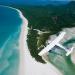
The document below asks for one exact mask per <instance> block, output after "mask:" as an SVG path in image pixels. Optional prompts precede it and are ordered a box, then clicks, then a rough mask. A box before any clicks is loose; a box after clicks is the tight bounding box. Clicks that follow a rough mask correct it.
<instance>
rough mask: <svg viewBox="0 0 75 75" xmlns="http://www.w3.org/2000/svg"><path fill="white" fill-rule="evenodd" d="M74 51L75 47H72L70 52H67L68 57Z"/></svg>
mask: <svg viewBox="0 0 75 75" xmlns="http://www.w3.org/2000/svg"><path fill="white" fill-rule="evenodd" d="M73 50H74V46H72V48H71V49H70V50H69V51H67V53H66V56H69V55H70V54H71V53H72V52H73Z"/></svg>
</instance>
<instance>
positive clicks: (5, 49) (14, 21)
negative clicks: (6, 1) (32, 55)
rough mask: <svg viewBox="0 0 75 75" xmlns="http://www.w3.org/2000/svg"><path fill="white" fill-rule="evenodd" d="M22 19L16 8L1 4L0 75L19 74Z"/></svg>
mask: <svg viewBox="0 0 75 75" xmlns="http://www.w3.org/2000/svg"><path fill="white" fill-rule="evenodd" d="M21 25H22V19H21V17H20V15H19V12H18V11H17V10H16V9H13V8H11V7H7V6H0V75H17V73H18V69H19V60H20V59H19V54H20V53H19V37H20V31H21Z"/></svg>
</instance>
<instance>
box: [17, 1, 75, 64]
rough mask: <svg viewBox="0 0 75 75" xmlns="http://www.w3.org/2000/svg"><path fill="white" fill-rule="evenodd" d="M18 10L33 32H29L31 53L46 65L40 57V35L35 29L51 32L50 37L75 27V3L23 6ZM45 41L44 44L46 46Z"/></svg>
mask: <svg viewBox="0 0 75 75" xmlns="http://www.w3.org/2000/svg"><path fill="white" fill-rule="evenodd" d="M18 8H19V9H20V10H21V11H22V12H23V14H24V16H25V17H26V18H27V19H28V21H29V24H28V27H29V28H30V29H31V30H29V34H28V40H27V42H28V46H29V50H30V53H31V55H32V56H33V57H34V58H35V59H36V60H37V61H40V62H42V63H45V62H44V61H43V60H42V58H41V57H40V56H38V52H39V51H38V50H37V41H38V40H37V37H38V34H37V32H36V31H34V30H33V29H39V30H41V31H50V34H49V35H48V36H50V35H52V34H56V33H58V32H59V31H61V30H62V29H63V28H70V27H75V2H70V3H69V4H67V5H64V6H63V5H62V6H52V5H47V6H23V7H18ZM48 36H47V38H44V40H45V41H46V40H47V39H48ZM41 39H42V38H41ZM45 41H44V42H43V44H45Z"/></svg>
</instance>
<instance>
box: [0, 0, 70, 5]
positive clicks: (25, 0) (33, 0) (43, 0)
mask: <svg viewBox="0 0 75 75" xmlns="http://www.w3.org/2000/svg"><path fill="white" fill-rule="evenodd" d="M54 1H56V2H54ZM58 1H59V2H58ZM62 1H64V2H62ZM69 1H71V0H0V4H5V3H6V4H7V3H11V4H25V5H26V4H31V5H37V4H43V5H45V4H51V3H53V2H54V3H56V4H66V3H68V2H69Z"/></svg>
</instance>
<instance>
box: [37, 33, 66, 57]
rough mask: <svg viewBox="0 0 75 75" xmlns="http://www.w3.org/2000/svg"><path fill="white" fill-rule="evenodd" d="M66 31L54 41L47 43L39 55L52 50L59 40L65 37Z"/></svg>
mask: <svg viewBox="0 0 75 75" xmlns="http://www.w3.org/2000/svg"><path fill="white" fill-rule="evenodd" d="M64 35H65V32H62V33H61V34H60V35H59V36H58V37H57V38H56V39H55V40H54V41H52V42H51V43H50V44H49V45H47V46H46V47H45V48H44V49H43V50H42V51H41V52H40V53H39V54H38V55H40V56H42V55H43V54H44V53H46V52H48V51H50V50H51V49H52V48H53V47H54V46H55V45H57V44H58V43H59V41H60V40H61V39H62V38H63V37H64Z"/></svg>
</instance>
